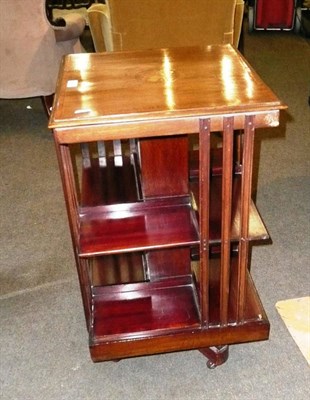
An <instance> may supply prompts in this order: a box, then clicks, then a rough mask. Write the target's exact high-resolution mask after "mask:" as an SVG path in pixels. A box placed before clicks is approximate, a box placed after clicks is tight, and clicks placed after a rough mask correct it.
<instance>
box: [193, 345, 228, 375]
mask: <svg viewBox="0 0 310 400" xmlns="http://www.w3.org/2000/svg"><path fill="white" fill-rule="evenodd" d="M199 351H200V352H201V353H202V354H203V355H204V356H205V357H207V358H208V361H207V367H208V368H210V369H214V368H216V367H218V366H219V365H222V364H224V362H226V361H227V359H228V353H229V347H228V346H214V347H206V348H204V349H199Z"/></svg>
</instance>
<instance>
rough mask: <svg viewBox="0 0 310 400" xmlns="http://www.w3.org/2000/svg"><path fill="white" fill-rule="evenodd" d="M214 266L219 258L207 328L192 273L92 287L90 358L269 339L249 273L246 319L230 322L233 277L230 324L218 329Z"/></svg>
mask: <svg viewBox="0 0 310 400" xmlns="http://www.w3.org/2000/svg"><path fill="white" fill-rule="evenodd" d="M218 264H219V263H218V260H212V262H211V264H210V283H209V295H210V297H209V324H208V325H207V326H203V325H202V324H201V320H200V313H199V301H198V296H199V293H198V291H197V288H196V284H195V281H194V279H193V278H192V276H191V275H186V276H178V277H171V278H165V279H161V280H158V281H154V282H149V281H146V282H137V283H129V284H116V285H112V286H97V287H93V315H92V321H93V324H92V328H91V329H90V332H89V333H90V352H91V356H92V359H93V360H94V361H104V360H112V359H119V358H126V357H133V356H139V355H147V354H157V353H161V352H172V351H180V350H189V349H202V348H205V347H210V346H220V345H228V344H233V343H242V342H250V341H257V340H265V339H268V336H269V322H268V319H267V316H266V314H265V312H264V309H263V307H262V304H261V302H260V299H259V296H258V294H257V292H256V289H255V286H254V283H253V281H252V278H251V276H250V274H248V276H247V293H246V301H245V313H244V320H243V321H242V322H240V321H239V322H238V321H236V320H235V319H234V316H235V310H234V304H235V303H236V302H235V298H236V293H235V290H234V279H232V285H233V287H232V288H231V291H230V307H229V323H228V325H227V326H221V325H220V321H219V315H220V312H219V311H220V310H219V308H220V307H219V265H218ZM234 265H235V263H234V262H233V264H232V273H233V272H234V271H233V270H234V268H235V266H234Z"/></svg>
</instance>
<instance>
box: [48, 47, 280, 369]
mask: <svg viewBox="0 0 310 400" xmlns="http://www.w3.org/2000/svg"><path fill="white" fill-rule="evenodd" d="M283 108H285V106H284V105H283V104H282V103H281V102H280V101H279V100H278V98H277V97H276V96H275V95H274V93H273V92H272V91H271V90H270V89H269V88H268V87H267V86H266V85H265V84H264V83H263V82H262V81H261V79H260V78H259V77H258V76H257V75H256V73H255V72H254V71H253V70H252V68H251V67H250V66H249V65H248V64H247V62H246V61H245V60H244V58H243V57H242V56H241V55H240V54H239V53H238V52H237V51H236V50H235V49H234V48H233V47H232V46H230V45H223V46H208V47H206V48H199V47H195V48H190V47H188V48H175V49H161V50H149V51H142V52H122V53H107V54H81V55H70V56H68V57H66V58H65V59H64V62H63V65H62V67H61V70H60V75H59V80H58V86H57V92H56V96H55V101H54V107H53V111H52V115H51V119H50V124H49V126H50V128H52V129H53V134H54V139H55V144H56V151H57V155H58V160H59V167H60V172H61V177H62V182H63V188H64V194H65V200H66V206H67V212H68V218H69V224H70V230H71V236H72V243H73V249H74V254H75V260H76V266H77V272H78V277H79V282H80V288H81V294H82V300H83V305H84V311H85V317H86V325H87V330H88V333H89V348H90V354H91V357H92V359H93V360H94V361H105V360H120V359H122V358H126V357H134V356H140V355H150V354H159V353H164V352H173V351H181V350H193V349H198V350H200V351H201V352H202V353H203V354H204V355H206V356H207V357H208V365H209V367H214V366H217V365H220V364H222V363H223V362H224V361H226V359H227V357H228V346H229V345H230V344H236V343H242V342H250V341H258V340H264V339H267V338H268V335H269V322H268V319H267V317H266V314H265V312H264V309H263V307H262V304H261V302H260V299H259V296H258V294H257V291H256V289H255V286H254V283H253V280H252V278H251V274H250V268H249V266H250V249H251V246H252V245H254V244H255V243H260V242H264V241H268V240H269V235H268V232H267V230H266V227H265V225H264V223H263V221H262V219H261V217H260V215H259V213H258V211H257V209H256V206H255V204H254V203H253V201H252V200H251V181H252V169H253V167H252V164H253V149H254V137H255V131H256V128H261V127H267V126H268V127H270V126H277V125H278V122H279V111H280V110H281V109H283Z"/></svg>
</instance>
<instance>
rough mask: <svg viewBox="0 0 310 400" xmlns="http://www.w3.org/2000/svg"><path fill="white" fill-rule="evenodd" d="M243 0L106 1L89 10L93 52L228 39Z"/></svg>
mask: <svg viewBox="0 0 310 400" xmlns="http://www.w3.org/2000/svg"><path fill="white" fill-rule="evenodd" d="M243 11H244V1H243V0H192V1H189V0H173V1H170V0H147V1H145V0H106V4H93V5H92V6H91V7H90V8H89V9H88V19H89V26H90V30H91V34H92V38H93V42H94V46H95V50H96V51H97V52H102V51H119V50H143V49H147V48H161V47H175V46H187V45H208V44H222V43H231V44H233V45H235V46H236V47H237V46H238V43H239V38H240V33H241V26H242V19H243Z"/></svg>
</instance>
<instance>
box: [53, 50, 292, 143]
mask: <svg viewBox="0 0 310 400" xmlns="http://www.w3.org/2000/svg"><path fill="white" fill-rule="evenodd" d="M54 104H55V105H57V106H55V107H53V111H52V115H51V119H50V123H49V127H50V128H69V127H80V128H79V129H81V128H82V127H83V126H85V125H88V129H89V128H90V125H91V126H92V127H93V128H95V129H97V128H98V125H103V124H105V125H106V124H107V125H111V124H112V125H113V126H114V124H118V125H119V124H122V123H125V124H126V126H128V125H130V124H134V125H135V124H141V123H143V122H146V121H152V124H153V123H156V122H159V121H163V120H164V121H166V122H167V120H169V121H170V122H171V120H173V119H175V118H176V119H179V118H181V119H182V121H183V129H188V130H190V129H192V128H193V126H192V125H190V126H188V127H186V125H184V120H189V119H191V118H194V119H195V120H197V117H204V116H206V115H211V116H212V115H224V114H238V113H243V114H244V113H251V112H255V113H259V112H270V111H272V110H279V109H282V108H285V106H284V105H283V104H282V103H281V102H280V101H279V99H278V98H277V96H276V95H275V94H274V93H273V92H272V91H271V90H270V89H269V88H268V87H267V86H266V85H265V84H264V82H263V81H262V80H261V79H260V78H259V77H258V75H257V74H256V73H255V72H254V71H253V70H252V69H251V67H250V66H249V65H248V64H247V62H246V61H245V60H244V58H243V57H242V56H241V55H240V54H239V53H238V52H237V51H236V50H235V49H234V48H233V47H232V46H230V45H221V46H219V45H215V46H207V47H184V48H173V49H158V50H147V51H139V52H137V51H136V52H115V53H101V54H94V53H91V54H78V55H69V56H67V57H66V58H65V60H64V62H63V65H62V67H61V70H60V75H59V79H58V85H57V91H56V96H55V103H54ZM264 123H265V124H266V126H267V125H268V124H270V123H272V124H275V123H276V121H271V122H270V121H268V120H267V119H266V121H265V122H264ZM113 126H112V128H113ZM110 127H111V126H110ZM117 128H118V132H119V135H122V129H121V127H120V126H118V127H117ZM167 129H168V131H169V129H170V128H169V127H168V128H167ZM146 131H147V129H145V131H144V132H143V134H144V135H146V134H147V132H146ZM115 133H116V132H115ZM170 133H172V132H170ZM62 134H64V132H62ZM153 134H154V132H153ZM166 134H167V132H166ZM62 139H63V140H64V141H65V140H66V139H68V140H72V134H70V132H69V135H68V136H66V139H64V138H62Z"/></svg>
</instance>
